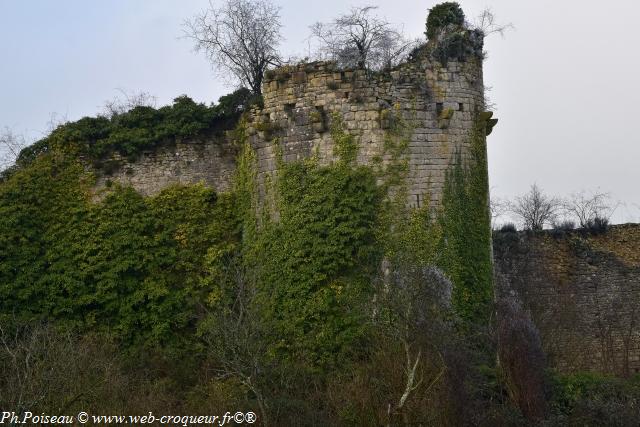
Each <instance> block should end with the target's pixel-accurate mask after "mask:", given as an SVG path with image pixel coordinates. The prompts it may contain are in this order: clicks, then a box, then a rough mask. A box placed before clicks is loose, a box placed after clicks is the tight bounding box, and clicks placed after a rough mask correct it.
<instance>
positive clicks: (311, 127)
mask: <svg viewBox="0 0 640 427" xmlns="http://www.w3.org/2000/svg"><path fill="white" fill-rule="evenodd" d="M483 90H484V88H483V82H482V61H481V59H479V58H476V57H470V58H468V59H467V60H466V61H464V62H456V61H449V63H448V64H447V65H441V64H440V63H439V62H437V61H435V60H432V59H430V58H429V57H428V55H427V54H426V53H424V52H423V53H422V54H421V55H419V56H418V57H417V58H415V59H412V60H410V61H408V62H406V63H403V64H401V65H399V66H398V67H396V68H395V69H394V70H393V71H391V72H388V73H380V74H378V73H374V74H370V73H367V72H366V71H364V70H339V69H338V68H337V67H336V66H335V64H333V63H331V62H316V63H311V64H302V65H298V66H291V67H283V68H279V69H276V70H273V71H270V72H268V74H267V75H266V76H265V81H264V84H263V97H264V108H262V109H253V110H252V111H251V112H250V115H249V119H248V124H247V131H248V134H249V141H250V143H251V145H252V147H253V148H254V150H255V151H256V154H257V159H258V165H257V168H258V170H257V172H258V182H259V189H260V190H261V192H264V182H265V177H266V176H267V175H271V176H272V177H274V176H275V172H276V168H277V159H278V153H281V154H282V159H283V160H284V161H285V162H291V161H296V160H301V159H305V158H309V157H311V156H312V155H317V157H318V160H319V161H320V162H321V163H323V164H327V163H330V162H332V161H334V160H335V159H336V157H335V156H334V152H333V150H334V142H333V140H332V138H331V132H330V130H329V129H330V126H331V120H332V117H333V115H334V114H338V115H339V116H340V118H341V120H342V122H343V127H344V130H345V131H346V132H349V133H350V134H352V135H354V136H355V137H356V141H357V144H358V147H359V151H358V157H357V161H358V163H360V164H374V163H376V162H377V161H378V162H381V163H382V164H388V163H389V162H390V161H391V155H390V154H389V153H385V148H384V145H385V144H384V140H385V136H386V135H388V133H389V132H391V131H392V130H391V128H392V127H393V123H394V121H395V122H396V123H397V122H398V121H399V120H400V121H402V123H403V125H404V126H405V129H406V130H407V133H408V135H406V139H407V142H408V148H407V150H406V153H405V154H404V155H405V158H406V159H407V161H408V165H409V172H408V177H407V179H408V182H407V187H408V193H409V194H408V197H409V200H408V201H407V203H408V204H409V205H412V206H416V205H422V204H424V202H425V198H426V197H430V198H431V200H432V201H433V202H435V203H436V204H437V203H438V201H439V200H440V199H441V196H442V188H443V186H444V180H445V175H446V170H447V169H448V168H449V166H450V165H451V163H452V161H454V160H455V158H456V157H455V154H456V153H457V152H459V153H460V155H461V158H462V159H465V158H467V157H468V155H469V148H470V136H471V135H470V134H471V132H472V131H473V129H474V125H475V121H474V120H475V119H476V118H477V116H478V113H480V112H482V111H483V110H484V98H483ZM236 148H237V146H236ZM235 156H236V150H235V149H234V144H233V143H232V142H231V141H229V140H226V139H225V138H223V137H219V138H208V139H207V138H205V139H201V140H194V141H185V142H180V143H178V144H176V145H175V146H165V147H159V148H158V149H157V150H155V151H148V152H145V153H143V154H142V156H141V157H140V158H139V159H138V160H137V161H135V162H133V163H132V162H128V161H126V159H122V158H119V157H117V156H116V157H115V158H114V160H116V161H118V162H120V163H121V165H120V167H118V168H117V169H116V170H115V171H113V172H112V173H111V174H110V175H109V176H101V177H99V179H98V188H101V187H103V186H105V184H106V183H107V182H108V181H113V182H119V183H121V184H125V185H131V186H133V187H134V188H135V189H136V190H138V191H139V192H141V193H143V194H145V195H150V194H154V193H157V192H158V191H160V190H161V189H162V188H164V187H166V186H167V185H170V184H174V183H196V182H201V181H202V182H204V183H205V184H207V185H209V186H211V187H213V188H215V189H216V190H217V191H225V190H227V189H228V188H229V185H230V180H231V177H232V175H233V172H234V169H235Z"/></svg>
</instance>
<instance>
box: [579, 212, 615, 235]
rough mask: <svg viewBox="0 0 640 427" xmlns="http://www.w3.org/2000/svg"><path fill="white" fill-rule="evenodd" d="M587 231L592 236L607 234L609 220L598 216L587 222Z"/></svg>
mask: <svg viewBox="0 0 640 427" xmlns="http://www.w3.org/2000/svg"><path fill="white" fill-rule="evenodd" d="M585 229H586V230H588V231H589V232H590V233H592V234H602V233H605V232H606V231H607V230H608V229H609V220H608V219H607V218H603V217H600V216H596V217H595V218H593V219H589V220H588V221H587V222H586V227H585Z"/></svg>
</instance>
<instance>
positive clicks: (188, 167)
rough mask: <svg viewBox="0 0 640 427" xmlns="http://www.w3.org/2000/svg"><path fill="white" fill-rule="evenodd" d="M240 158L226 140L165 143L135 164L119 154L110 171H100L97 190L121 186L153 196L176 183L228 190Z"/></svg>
mask: <svg viewBox="0 0 640 427" xmlns="http://www.w3.org/2000/svg"><path fill="white" fill-rule="evenodd" d="M236 155H237V150H236V149H235V147H234V146H233V144H232V143H231V142H229V141H227V139H225V138H224V137H209V138H206V139H194V140H188V141H184V142H177V143H175V144H165V145H162V146H160V147H157V148H155V149H153V150H149V151H145V152H143V153H142V154H141V155H140V156H139V157H138V158H137V159H136V160H135V161H128V160H127V159H126V158H124V157H121V156H119V155H117V154H115V155H113V156H112V158H111V159H110V160H109V161H108V163H107V164H106V166H107V168H106V169H108V171H107V172H105V171H104V170H102V171H98V179H97V185H96V189H97V190H100V189H101V188H105V187H106V186H107V185H109V183H119V184H122V185H125V186H132V187H133V188H134V189H135V190H136V191H138V192H139V193H141V194H143V195H145V196H149V195H153V194H156V193H158V192H160V191H161V190H162V189H163V188H165V187H168V186H170V185H172V184H196V183H200V182H202V183H204V184H205V185H207V186H209V187H211V188H213V189H215V190H216V191H219V192H222V191H227V190H229V189H230V185H231V178H232V176H233V174H234V172H235V167H236V160H235V159H236Z"/></svg>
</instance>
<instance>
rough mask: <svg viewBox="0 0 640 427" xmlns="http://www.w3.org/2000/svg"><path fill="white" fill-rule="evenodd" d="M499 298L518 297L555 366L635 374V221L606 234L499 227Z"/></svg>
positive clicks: (638, 293) (638, 265)
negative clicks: (501, 229)
mask: <svg viewBox="0 0 640 427" xmlns="http://www.w3.org/2000/svg"><path fill="white" fill-rule="evenodd" d="M494 258H495V269H496V274H497V281H496V283H497V285H496V292H497V294H498V296H505V295H515V296H517V297H518V298H519V299H520V300H521V301H522V303H523V306H524V307H525V308H526V309H528V310H530V312H531V314H532V317H533V319H534V321H535V323H536V325H537V326H538V328H539V329H540V332H541V336H542V342H543V346H544V348H545V351H546V353H547V355H548V357H549V361H550V363H551V365H552V366H554V367H555V368H557V369H559V370H560V371H565V372H571V371H578V370H588V371H598V372H604V373H613V374H617V375H628V374H633V373H637V372H640V224H627V225H617V226H613V227H611V228H610V230H609V231H607V232H606V233H604V234H601V235H590V234H588V233H582V232H579V231H573V232H569V233H567V234H563V235H559V236H558V235H557V236H556V237H554V236H553V234H552V233H551V232H544V233H540V234H527V233H524V232H521V233H497V234H496V235H495V236H494Z"/></svg>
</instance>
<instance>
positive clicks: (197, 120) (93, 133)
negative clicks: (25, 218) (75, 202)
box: [17, 88, 259, 166]
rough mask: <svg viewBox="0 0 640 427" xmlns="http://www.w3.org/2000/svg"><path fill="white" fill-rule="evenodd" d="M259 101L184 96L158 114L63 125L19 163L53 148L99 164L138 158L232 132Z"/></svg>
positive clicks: (141, 109)
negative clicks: (114, 156)
mask: <svg viewBox="0 0 640 427" xmlns="http://www.w3.org/2000/svg"><path fill="white" fill-rule="evenodd" d="M253 102H259V100H257V99H255V98H253V97H252V96H251V95H250V93H249V91H248V90H247V89H244V88H243V89H238V90H237V91H235V92H233V93H231V94H229V95H226V96H223V97H221V98H220V99H219V100H218V104H217V105H212V106H209V107H208V106H206V105H204V104H199V103H196V102H194V101H193V100H192V99H191V98H189V97H187V96H180V97H178V98H176V99H174V101H173V104H172V105H167V106H164V107H161V108H158V109H156V108H153V107H149V106H137V107H134V108H133V109H131V110H129V111H127V112H125V113H122V114H114V115H113V116H111V117H104V116H98V117H84V118H82V119H80V120H78V121H76V122H72V123H66V124H63V125H61V126H59V127H58V128H56V129H55V130H54V131H53V132H52V133H51V134H50V135H49V136H47V137H46V138H44V139H42V140H40V141H38V142H36V143H35V144H33V145H31V146H29V147H27V148H25V149H24V150H22V152H21V153H20V156H19V157H18V159H17V164H18V165H19V166H26V165H28V164H30V163H31V162H32V161H33V160H34V159H35V157H37V156H38V155H39V154H42V153H46V152H48V151H50V150H51V148H52V147H57V148H59V149H60V150H62V151H65V152H72V153H77V154H79V155H81V156H83V157H86V158H87V159H89V160H92V161H93V162H94V163H95V164H96V165H99V164H100V161H101V160H102V159H103V158H104V157H106V156H108V155H109V154H111V153H113V152H118V153H120V154H121V155H124V156H129V157H135V156H136V155H137V154H139V153H140V152H141V151H143V150H145V149H149V148H151V147H153V146H155V145H157V144H160V143H167V142H173V141H176V140H179V139H183V138H191V137H196V136H199V135H203V134H205V133H211V132H221V131H224V130H228V129H232V128H233V127H234V126H235V124H236V122H237V120H238V117H239V115H240V114H241V113H242V111H244V110H246V109H247V108H248V107H249V106H250V105H251V103H253Z"/></svg>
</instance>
